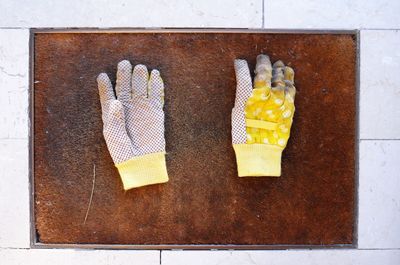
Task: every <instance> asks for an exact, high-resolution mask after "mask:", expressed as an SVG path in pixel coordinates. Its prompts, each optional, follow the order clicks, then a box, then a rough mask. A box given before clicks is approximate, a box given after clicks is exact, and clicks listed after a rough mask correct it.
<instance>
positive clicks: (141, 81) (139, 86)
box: [132, 64, 149, 97]
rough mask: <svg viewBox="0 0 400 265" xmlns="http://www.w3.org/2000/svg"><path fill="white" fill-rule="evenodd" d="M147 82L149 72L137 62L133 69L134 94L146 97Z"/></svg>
mask: <svg viewBox="0 0 400 265" xmlns="http://www.w3.org/2000/svg"><path fill="white" fill-rule="evenodd" d="M148 82H149V72H148V71H147V67H146V66H145V65H143V64H138V65H136V66H135V68H134V69H133V75H132V90H133V94H134V96H141V97H147V86H148Z"/></svg>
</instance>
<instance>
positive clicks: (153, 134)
mask: <svg viewBox="0 0 400 265" xmlns="http://www.w3.org/2000/svg"><path fill="white" fill-rule="evenodd" d="M234 65H235V73H236V80H237V87H236V99H235V106H234V107H233V109H232V144H233V148H234V150H235V154H236V161H237V168H238V175H239V177H247V176H275V177H278V176H280V175H281V155H282V151H283V149H284V148H285V147H286V144H287V141H288V139H289V136H290V128H291V125H292V121H293V114H294V110H295V107H294V97H295V93H296V89H295V87H294V85H293V84H294V71H293V69H292V68H290V67H288V66H285V65H284V64H283V62H282V61H277V62H275V63H274V64H273V65H271V61H270V59H269V57H268V56H267V55H263V54H260V55H259V56H257V64H256V69H255V74H256V75H255V78H254V84H252V80H251V75H250V71H249V67H248V65H247V62H246V61H245V60H239V59H238V60H235V63H234ZM97 82H98V87H99V94H100V102H101V109H102V118H103V123H104V126H103V134H104V138H105V140H106V144H107V147H108V150H109V152H110V154H111V157H112V159H113V161H114V163H115V166H116V167H117V169H118V171H119V174H120V176H121V179H122V183H123V187H124V189H125V190H128V189H132V188H136V187H141V186H145V185H151V184H157V183H164V182H167V181H168V173H167V167H166V163H165V138H164V111H163V106H164V83H163V80H162V78H161V76H160V72H159V71H157V70H152V71H151V72H150V74H149V72H148V70H147V68H146V66H144V65H136V66H135V67H134V68H133V70H132V65H131V64H130V63H129V61H126V60H124V61H121V62H120V63H119V64H118V70H117V81H116V86H115V93H114V89H113V86H112V84H111V81H110V79H109V78H108V76H107V74H105V73H101V74H100V75H99V76H98V78H97ZM253 85H254V87H253ZM115 95H116V96H115Z"/></svg>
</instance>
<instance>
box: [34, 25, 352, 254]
mask: <svg viewBox="0 0 400 265" xmlns="http://www.w3.org/2000/svg"><path fill="white" fill-rule="evenodd" d="M33 34H34V35H33V40H34V46H33V49H34V50H33V54H34V56H33V59H34V61H33V67H34V68H33V69H34V73H33V80H32V82H33V83H32V94H31V95H32V99H33V103H32V104H33V105H32V117H33V120H32V122H33V125H34V126H33V128H34V129H32V141H33V144H32V166H33V180H34V187H33V188H34V200H33V203H34V222H35V225H34V229H35V235H36V239H35V240H36V242H35V243H38V244H53V243H54V244H93V245H97V244H106V245H114V244H118V245H135V246H136V247H141V246H142V247H146V246H152V247H154V248H157V247H167V248H168V247H173V246H172V245H175V246H176V245H178V246H180V247H181V248H185V247H188V248H192V247H196V246H203V247H204V246H210V245H214V246H210V247H216V248H219V247H224V246H231V245H234V247H235V246H236V247H245V248H246V247H255V248H257V246H258V247H259V248H265V247H268V246H270V247H273V246H277V245H279V246H285V245H289V246H293V247H296V246H350V247H351V246H353V245H354V243H355V236H354V235H355V232H354V230H355V201H356V199H355V183H356V148H357V142H356V139H357V130H356V122H355V121H356V113H357V110H356V107H357V104H356V102H357V96H356V95H357V93H356V92H357V89H356V79H357V78H356V76H357V65H356V61H357V55H356V54H357V41H356V35H354V34H280V33H268V34H267V33H228V32H221V33H201V32H197V33H182V32H181V33H179V32H175V33H171V32H169V33H167V32H150V33H138V32H133V33H102V32H99V33H93V32H92V33H33ZM259 53H266V54H269V55H270V57H271V59H272V61H276V60H278V59H281V60H283V61H284V62H285V63H286V64H288V65H290V66H292V67H293V68H294V69H295V71H296V87H297V90H298V94H297V96H296V114H295V118H294V124H293V127H292V135H291V138H290V140H289V144H288V147H287V148H286V149H285V151H284V153H283V159H282V165H283V166H282V176H281V177H280V178H268V177H265V178H238V177H237V171H236V163H235V156H234V152H233V149H232V145H231V134H230V132H231V124H230V115H231V109H232V107H233V102H234V98H235V85H236V84H235V76H234V69H233V60H234V59H235V58H243V59H247V60H248V62H249V65H250V67H251V69H254V66H255V58H256V56H257V55H258V54H259ZM122 59H128V60H130V61H131V63H132V64H139V63H142V64H145V65H147V66H148V67H149V68H150V69H154V68H156V69H159V70H160V71H161V74H162V76H163V78H164V81H165V85H166V104H165V113H166V124H165V126H166V142H167V147H166V149H167V153H168V155H167V166H168V172H169V176H170V181H169V182H168V183H167V184H161V185H153V186H148V187H143V188H138V189H133V190H129V191H127V192H124V191H123V189H122V184H121V181H120V178H119V175H118V172H117V170H116V168H115V167H114V165H113V162H112V160H111V157H110V155H109V153H108V150H107V146H106V144H105V141H104V139H103V135H102V120H101V111H100V104H99V96H98V93H97V84H96V76H97V75H98V74H99V73H100V72H107V73H108V74H109V75H110V76H112V77H113V78H115V73H116V65H117V63H118V62H119V61H120V60H122ZM113 81H115V79H114V80H113ZM94 164H95V165H96V180H95V186H94V193H93V200H92V203H91V206H90V209H89V213H88V216H87V220H86V222H84V220H85V215H86V211H87V208H88V204H89V198H90V194H91V190H92V180H93V165H94ZM234 247H233V248H234Z"/></svg>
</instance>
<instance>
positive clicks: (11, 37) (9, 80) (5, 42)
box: [0, 7, 29, 139]
mask: <svg viewBox="0 0 400 265" xmlns="http://www.w3.org/2000/svg"><path fill="white" fill-rule="evenodd" d="M0 9H1V7H0ZM0 16H1V15H0ZM28 73H29V31H28V30H10V29H0V139H2V138H27V137H28V83H29V76H28Z"/></svg>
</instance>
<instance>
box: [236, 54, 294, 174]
mask: <svg viewBox="0 0 400 265" xmlns="http://www.w3.org/2000/svg"><path fill="white" fill-rule="evenodd" d="M235 72H236V80H237V87H236V100H235V106H234V108H233V110H232V143H233V148H234V150H235V153H236V160H237V166H238V175H239V176H240V177H246V176H280V175H281V156H282V151H283V149H284V148H285V147H286V145H287V142H288V139H289V136H290V128H291V126H292V121H293V115H294V111H295V107H294V97H295V94H296V89H295V87H294V71H293V69H292V68H290V67H288V66H285V65H284V64H283V62H282V61H277V62H275V63H274V65H273V66H272V65H271V61H270V59H269V57H268V56H267V55H263V54H260V55H259V56H257V64H256V69H255V74H256V76H255V78H254V88H253V85H252V81H251V76H250V71H249V67H248V65H247V62H246V61H245V60H235Z"/></svg>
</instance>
